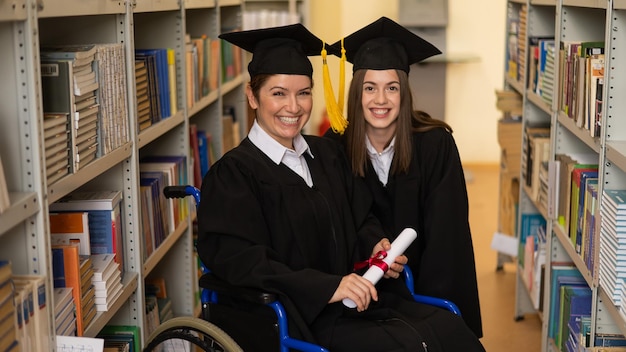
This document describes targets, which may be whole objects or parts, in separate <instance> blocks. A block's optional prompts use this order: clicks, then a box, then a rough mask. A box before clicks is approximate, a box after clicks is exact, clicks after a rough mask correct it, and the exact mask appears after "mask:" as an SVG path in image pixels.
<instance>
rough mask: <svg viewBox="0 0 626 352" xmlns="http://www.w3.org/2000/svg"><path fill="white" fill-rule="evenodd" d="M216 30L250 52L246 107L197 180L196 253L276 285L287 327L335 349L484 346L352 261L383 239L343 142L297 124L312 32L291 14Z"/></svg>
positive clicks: (306, 111)
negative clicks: (238, 132) (289, 18)
mask: <svg viewBox="0 0 626 352" xmlns="http://www.w3.org/2000/svg"><path fill="white" fill-rule="evenodd" d="M220 38H222V39H224V40H227V41H229V42H231V43H233V44H235V45H238V46H240V47H242V48H243V49H245V50H247V51H250V52H252V53H253V56H252V61H251V62H250V64H249V66H248V71H249V73H250V77H251V79H250V82H249V84H248V86H247V87H246V95H247V98H248V103H249V104H250V106H251V107H252V108H253V109H254V110H255V113H256V119H255V121H254V124H253V126H252V128H251V130H250V132H249V134H248V136H247V137H246V138H245V139H244V140H243V141H242V142H241V144H240V145H239V146H237V147H236V148H234V149H233V150H231V151H229V152H228V153H226V154H225V155H224V156H223V157H222V158H221V159H219V160H218V161H217V162H216V163H215V164H214V165H212V167H211V169H210V170H209V172H208V173H207V175H206V176H205V178H204V180H203V183H202V193H201V202H200V205H199V209H198V226H199V234H198V243H197V248H198V254H199V256H200V258H201V260H202V261H203V262H204V264H205V265H206V266H207V267H208V268H209V269H210V270H211V271H212V273H213V274H214V275H215V276H217V277H218V278H221V279H223V280H225V281H227V282H228V283H230V284H233V285H237V286H243V287H252V288H256V289H261V290H263V291H266V292H270V293H274V294H277V295H278V296H279V297H280V300H281V302H282V303H283V305H284V306H285V308H286V310H287V311H288V315H289V319H290V332H291V334H292V335H293V334H296V335H297V336H298V337H302V338H304V339H305V340H308V341H310V342H313V343H316V344H320V345H322V346H325V347H327V348H329V349H330V350H331V351H333V352H337V351H431V352H432V351H460V350H463V351H484V349H483V348H482V345H481V344H480V342H479V341H478V339H476V338H475V336H473V334H472V333H471V331H469V329H467V327H466V326H465V324H464V323H463V321H462V320H461V319H460V318H459V317H458V316H456V315H453V314H452V313H450V312H448V311H445V310H441V309H439V308H434V307H431V306H425V305H422V304H418V303H416V302H414V301H412V300H411V299H410V297H409V296H408V291H407V290H406V289H405V290H404V291H402V290H397V292H399V294H398V293H387V292H382V291H379V290H377V289H376V288H375V286H374V285H373V284H372V283H370V282H369V281H367V280H366V279H364V278H363V277H361V276H360V275H357V274H356V273H353V272H352V267H353V265H354V263H355V262H356V261H361V260H364V259H367V258H369V257H370V256H372V255H373V254H374V253H377V252H378V251H380V250H389V249H390V243H389V240H388V239H385V238H383V236H382V230H381V228H380V224H379V222H378V220H377V219H375V218H374V217H372V216H371V215H370V214H369V210H368V209H367V208H368V207H367V206H363V205H367V204H370V203H371V199H370V195H369V192H368V191H367V190H366V188H360V185H361V186H363V187H365V186H364V184H362V183H359V180H358V179H357V178H355V177H354V176H353V175H352V172H351V171H350V169H349V166H348V164H347V161H346V158H345V153H344V152H343V149H342V148H341V147H340V146H339V145H338V144H337V143H335V142H333V141H330V140H328V139H325V138H321V137H314V136H304V135H302V134H301V129H302V127H303V126H304V125H305V124H306V122H307V121H308V119H309V115H310V112H311V108H312V95H311V90H312V79H311V77H312V66H311V64H310V61H309V59H308V57H307V56H310V55H317V54H319V53H320V51H321V49H322V47H323V43H322V42H321V40H319V39H318V38H316V37H315V36H314V35H312V34H311V33H310V32H308V30H306V28H304V27H303V26H302V25H299V24H297V25H291V26H285V27H275V28H269V29H260V30H253V31H240V32H233V33H226V34H222V35H220ZM355 204H358V205H359V206H355ZM404 263H406V257H404V256H399V257H398V258H396V262H395V263H393V264H392V265H391V268H390V271H388V272H387V277H388V278H389V279H388V280H385V281H393V282H395V283H396V284H397V285H400V286H402V280H394V278H397V277H398V276H399V273H400V272H401V271H402V264H404ZM390 285H393V284H390ZM344 298H350V299H352V300H353V301H355V302H356V304H357V308H356V309H349V308H346V307H345V306H344V305H343V304H342V302H341V301H342V299H344ZM241 323H242V324H243V323H244V322H243V321H242V322H241ZM249 333H250V334H254V333H255V332H254V331H250V332H249ZM251 350H261V351H262V350H265V349H264V348H263V347H262V346H255V347H254V348H252V349H251Z"/></svg>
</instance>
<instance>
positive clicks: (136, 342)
mask: <svg viewBox="0 0 626 352" xmlns="http://www.w3.org/2000/svg"><path fill="white" fill-rule="evenodd" d="M142 333H144V334H145V333H147V332H142V331H141V330H140V329H139V327H138V326H131V325H112V324H111V325H105V326H104V328H102V330H100V332H99V333H98V337H99V338H102V339H104V340H105V343H106V341H128V342H129V343H130V345H131V349H130V351H133V352H139V351H141V334H142Z"/></svg>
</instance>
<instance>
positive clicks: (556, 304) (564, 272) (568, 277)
mask: <svg viewBox="0 0 626 352" xmlns="http://www.w3.org/2000/svg"><path fill="white" fill-rule="evenodd" d="M565 284H568V285H578V286H587V282H586V281H585V279H584V278H583V276H582V274H581V273H580V271H578V269H577V268H576V267H574V266H570V265H563V266H559V265H555V266H553V267H552V277H551V284H550V315H549V321H548V337H550V338H553V339H556V338H557V335H558V333H559V323H560V316H561V286H563V285H565Z"/></svg>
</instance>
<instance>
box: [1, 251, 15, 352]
mask: <svg viewBox="0 0 626 352" xmlns="http://www.w3.org/2000/svg"><path fill="white" fill-rule="evenodd" d="M11 275H12V264H11V262H10V261H8V260H0V327H1V328H3V330H0V331H2V332H3V333H2V334H0V335H2V336H1V338H0V347H2V348H3V349H2V350H8V349H9V348H11V347H12V346H14V345H17V343H18V336H17V334H18V331H17V327H16V325H15V323H13V322H14V319H15V317H16V313H17V311H16V306H15V300H14V297H15V286H14V284H13V280H12V278H11ZM7 321H11V322H12V324H10V325H9V324H7Z"/></svg>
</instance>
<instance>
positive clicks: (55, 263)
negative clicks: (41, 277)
mask: <svg viewBox="0 0 626 352" xmlns="http://www.w3.org/2000/svg"><path fill="white" fill-rule="evenodd" d="M52 278H53V285H54V287H66V286H65V264H64V261H63V248H52Z"/></svg>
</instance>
